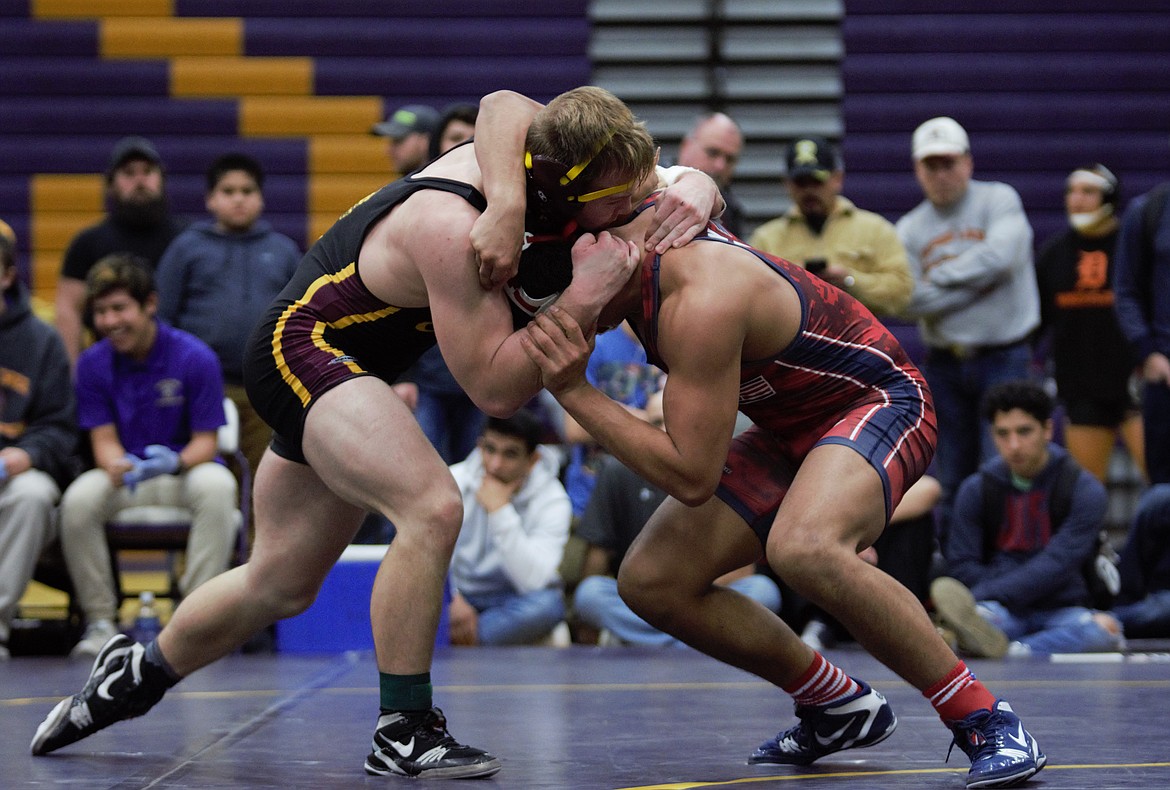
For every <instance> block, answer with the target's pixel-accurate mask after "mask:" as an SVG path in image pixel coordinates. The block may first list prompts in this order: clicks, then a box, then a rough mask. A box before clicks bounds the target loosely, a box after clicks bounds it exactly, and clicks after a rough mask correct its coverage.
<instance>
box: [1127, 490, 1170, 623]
mask: <svg viewBox="0 0 1170 790" xmlns="http://www.w3.org/2000/svg"><path fill="white" fill-rule="evenodd" d="M1119 570H1120V571H1121V591H1120V592H1119V593H1118V596H1117V601H1116V603H1115V604H1114V606H1113V614H1114V616H1115V617H1117V619H1118V620H1120V621H1121V624H1122V625H1123V626H1124V627H1125V634H1126V636H1128V637H1131V638H1133V639H1166V638H1170V483H1160V484H1158V485H1155V486H1151V487H1150V488H1149V489H1147V490H1146V492H1145V493H1144V494H1142V498H1141V501H1140V502H1139V503H1138V508H1137V513H1135V514H1134V520H1133V527H1132V528H1131V529H1130V532H1129V538H1128V539H1127V540H1126V543H1125V547H1124V548H1123V549H1122V550H1121V563H1120V565H1119Z"/></svg>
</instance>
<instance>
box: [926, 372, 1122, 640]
mask: <svg viewBox="0 0 1170 790" xmlns="http://www.w3.org/2000/svg"><path fill="white" fill-rule="evenodd" d="M1052 408H1053V401H1052V398H1051V397H1049V396H1048V394H1047V393H1046V392H1045V391H1044V390H1043V389H1042V388H1041V387H1040V386H1039V385H1037V384H1033V383H1031V382H1026V381H1019V382H1007V383H1005V384H1001V385H999V386H996V387H994V388H993V389H991V390H990V391H989V392H988V393H987V399H986V401H985V406H984V415H985V417H986V419H987V421H988V422H989V423H990V424H991V433H992V437H993V438H994V440H995V446H996V450H997V451H998V453H999V457H997V458H995V459H993V460H991V461H989V462H987V463H985V464H984V465H983V466H982V467H981V469H980V471H979V472H977V473H975V474H973V475H971V476H970V477H968V478H967V479H966V480H964V481H963V484H962V486H960V488H959V493H958V496H957V497H956V499H955V510H954V517H953V520H952V522H951V539H950V542H949V543H948V545H947V550H946V560H947V572H948V573H949V574H950V576H944V577H940V578H938V579H936V580H935V581H934V583H933V584H932V585H931V589H930V593H931V599H932V600H933V601H934V606H935V610H936V612H937V614H938V617H939V620H940V622H941V624H942V625H943V627H945V628H949V629H951V630H952V631H954V633H955V636H956V637H957V639H958V642H959V648H960V649H962V650H964V651H966V652H967V653H969V654H971V655H974V656H983V657H988V658H1001V657H1002V656H1004V655H1005V654H1008V655H1016V656H1027V655H1030V654H1032V653H1086V652H1102V651H1111V650H1117V649H1118V648H1119V647H1120V646H1121V644H1122V636H1121V626H1120V625H1119V623H1118V622H1117V620H1116V618H1114V617H1113V616H1112V615H1110V614H1108V613H1107V612H1096V611H1093V610H1092V609H1090V608H1089V606H1090V595H1089V588H1088V586H1087V584H1086V581H1085V577H1084V574H1083V567H1084V565H1085V563H1086V562H1089V561H1091V560H1092V558H1093V557H1094V556H1095V555H1096V552H1097V545H1098V543H1097V541H1098V535H1099V533H1100V531H1101V528H1102V522H1103V519H1104V517H1105V509H1106V506H1107V504H1108V497H1107V495H1106V493H1105V487H1104V486H1103V485H1102V484H1101V482H1100V481H1099V480H1097V479H1096V478H1095V477H1093V476H1092V475H1091V474H1089V473H1088V472H1087V471H1085V470H1084V469H1082V468H1080V467H1079V466H1078V465H1077V463H1076V461H1074V460H1073V459H1072V457H1071V456H1069V454H1068V453H1066V452H1065V451H1064V450H1063V449H1062V448H1061V447H1059V446H1057V445H1055V444H1053V443H1052ZM1066 475H1067V476H1068V477H1067V478H1066V480H1065V481H1062V478H1064V476H1066ZM952 577H953V578H952ZM1009 640H1010V645H1009Z"/></svg>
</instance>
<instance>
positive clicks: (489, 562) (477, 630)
mask: <svg viewBox="0 0 1170 790" xmlns="http://www.w3.org/2000/svg"><path fill="white" fill-rule="evenodd" d="M541 431H542V428H541V425H540V422H539V421H538V420H537V419H536V418H535V417H533V416H532V415H531V414H529V413H528V412H526V411H523V410H521V411H518V412H516V413H515V414H514V415H512V416H511V417H508V418H499V417H492V418H491V419H489V420H488V423H487V427H486V428H485V429H484V431H483V435H482V436H481V437H480V439H479V446H478V447H477V449H475V450H473V451H472V453H471V455H470V456H468V458H467V460H466V461H463V462H461V463H458V464H455V465H454V466H452V467H451V474H453V475H454V476H455V482H456V483H457V484H458V486H459V490H460V492H461V493H462V494H463V527H462V529H461V531H460V533H459V539H458V541H457V542H456V543H455V553H454V554H453V555H452V557H451V583H452V588H453V590H452V600H451V643H452V644H455V645H524V644H530V643H532V642H535V641H537V640H539V639H540V638H542V637H545V636H547V635H548V634H549V633H550V632H551V631H552V630H553V628H554V627H555V626H557V624H558V623H560V622H562V621H563V620H564V617H565V598H564V594H563V593H562V591H561V580H560V577H559V576H558V575H557V565H558V564H559V563H560V561H561V555H562V554H563V553H564V550H565V541H566V540H567V539H568V537H569V521H570V519H571V518H572V509H571V507H570V506H569V495H568V494H566V493H565V488H564V486H562V485H561V482H560V480H558V479H557V472H558V471H559V469H558V465H557V461H556V456H555V455H548V454H545V453H543V452H542V451H541V449H540V446H539V440H540V433H541ZM567 643H568V639H567V637H566V639H565V644H567Z"/></svg>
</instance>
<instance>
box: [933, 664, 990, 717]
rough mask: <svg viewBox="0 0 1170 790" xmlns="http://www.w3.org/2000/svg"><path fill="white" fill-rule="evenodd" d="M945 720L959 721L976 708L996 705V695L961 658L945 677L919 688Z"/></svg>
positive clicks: (982, 708)
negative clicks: (926, 687) (927, 686)
mask: <svg viewBox="0 0 1170 790" xmlns="http://www.w3.org/2000/svg"><path fill="white" fill-rule="evenodd" d="M922 696H924V697H926V698H927V699H928V700H930V704H931V705H933V706H934V709H935V710H936V711H937V712H938V715H939V718H941V719H942V720H943V722H944V723H946V724H950V723H951V722H956V721H959V720H961V719H963V718H966V716H967V714H969V713H971V712H972V711H976V710H991V709H993V708H994V707H995V695H994V694H992V693H991V692H990V691H988V690H987V687H986V686H984V685H983V684H982V683H980V682H979V681H978V680H977V679H976V677H975V675H974V674H973V673H972V672H971V670H970V669H968V668H967V665H966V664H965V663H963V662H962V661H960V662H959V663H958V664H956V665H955V668H954V669H952V670H951V671H950V672H948V673H947V675H946V677H944V678H943V679H942V680H940V681H939V682H938V683H935V684H934V685H933V686H931V687H930V688H928V689H927V690H926V691H924V692H922Z"/></svg>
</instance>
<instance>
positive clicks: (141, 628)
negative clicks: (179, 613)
mask: <svg viewBox="0 0 1170 790" xmlns="http://www.w3.org/2000/svg"><path fill="white" fill-rule="evenodd" d="M161 630H162V623H160V622H159V620H158V612H157V611H155V608H154V593H152V592H151V591H150V590H143V591H142V592H141V593H140V594H139V595H138V616H137V617H135V618H134V634H133V636H134V641H135V642H141V643H142V644H144V645H145V644H149V643H150V642H151V641H153V640H154V638H155V637H156V636H158V632H159V631H161Z"/></svg>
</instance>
